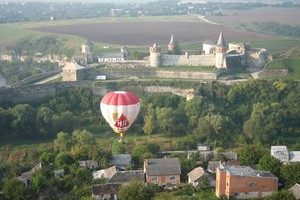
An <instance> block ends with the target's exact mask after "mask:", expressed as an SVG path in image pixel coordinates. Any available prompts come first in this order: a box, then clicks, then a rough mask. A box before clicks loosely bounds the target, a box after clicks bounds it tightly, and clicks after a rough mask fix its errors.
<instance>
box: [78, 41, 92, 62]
mask: <svg viewBox="0 0 300 200" xmlns="http://www.w3.org/2000/svg"><path fill="white" fill-rule="evenodd" d="M81 53H82V55H83V59H84V62H85V63H92V62H93V61H94V55H93V44H92V43H91V41H89V40H86V41H85V42H84V43H83V44H82V45H81Z"/></svg>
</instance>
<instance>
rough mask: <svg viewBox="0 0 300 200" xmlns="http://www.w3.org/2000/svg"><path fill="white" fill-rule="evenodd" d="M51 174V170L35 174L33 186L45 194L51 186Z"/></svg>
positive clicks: (42, 170) (43, 170)
mask: <svg viewBox="0 0 300 200" xmlns="http://www.w3.org/2000/svg"><path fill="white" fill-rule="evenodd" d="M50 178H51V173H50V171H49V170H46V169H41V170H38V171H36V172H34V173H33V175H32V186H33V187H34V188H35V189H36V190H37V191H38V192H43V191H44V190H45V189H46V188H47V187H48V184H49V179H50Z"/></svg>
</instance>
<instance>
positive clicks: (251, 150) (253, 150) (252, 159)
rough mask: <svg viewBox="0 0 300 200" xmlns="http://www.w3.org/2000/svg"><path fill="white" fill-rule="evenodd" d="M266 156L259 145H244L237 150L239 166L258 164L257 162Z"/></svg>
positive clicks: (264, 150)
mask: <svg viewBox="0 0 300 200" xmlns="http://www.w3.org/2000/svg"><path fill="white" fill-rule="evenodd" d="M266 154H267V151H266V149H264V148H263V147H262V146H259V145H244V146H243V147H241V148H239V149H238V155H239V161H240V162H241V165H253V164H258V163H259V160H260V159H261V158H262V157H263V156H264V155H266Z"/></svg>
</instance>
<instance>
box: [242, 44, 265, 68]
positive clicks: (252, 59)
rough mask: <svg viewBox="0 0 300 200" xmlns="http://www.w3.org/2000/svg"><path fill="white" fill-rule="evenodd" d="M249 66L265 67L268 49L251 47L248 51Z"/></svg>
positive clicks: (247, 63)
mask: <svg viewBox="0 0 300 200" xmlns="http://www.w3.org/2000/svg"><path fill="white" fill-rule="evenodd" d="M246 56H247V62H246V65H247V67H248V68H252V69H253V70H255V69H256V70H257V68H260V69H261V68H263V67H264V66H265V64H266V63H267V60H268V55H267V51H266V50H265V49H251V50H250V51H247V52H246Z"/></svg>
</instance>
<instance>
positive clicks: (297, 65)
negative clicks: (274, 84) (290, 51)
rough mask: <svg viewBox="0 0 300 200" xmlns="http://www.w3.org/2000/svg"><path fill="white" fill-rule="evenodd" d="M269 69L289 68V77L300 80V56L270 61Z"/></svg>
mask: <svg viewBox="0 0 300 200" xmlns="http://www.w3.org/2000/svg"><path fill="white" fill-rule="evenodd" d="M266 68H267V69H288V70H289V73H288V75H287V76H286V77H285V78H287V79H293V80H300V58H283V59H278V60H274V61H272V62H270V63H269V64H268V65H267V67H266Z"/></svg>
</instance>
